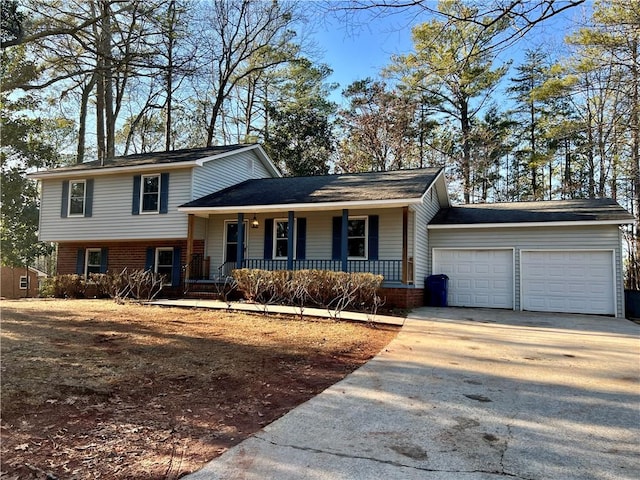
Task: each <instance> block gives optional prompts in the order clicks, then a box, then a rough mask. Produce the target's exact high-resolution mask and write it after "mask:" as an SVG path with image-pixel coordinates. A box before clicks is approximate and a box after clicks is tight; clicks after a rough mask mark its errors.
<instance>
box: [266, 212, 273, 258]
mask: <svg viewBox="0 0 640 480" xmlns="http://www.w3.org/2000/svg"><path fill="white" fill-rule="evenodd" d="M272 258H273V218H267V219H266V220H265V221H264V259H265V260H271V259H272Z"/></svg>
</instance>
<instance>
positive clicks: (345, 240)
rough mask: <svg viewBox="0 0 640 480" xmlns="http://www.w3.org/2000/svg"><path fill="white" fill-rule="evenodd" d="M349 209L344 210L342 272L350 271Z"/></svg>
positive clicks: (341, 249) (341, 241)
mask: <svg viewBox="0 0 640 480" xmlns="http://www.w3.org/2000/svg"><path fill="white" fill-rule="evenodd" d="M348 230H349V209H347V208H345V209H343V210H342V232H341V234H342V236H341V237H340V260H342V271H343V272H346V271H348V270H349V262H348V261H347V260H348V258H349V252H348V249H349V232H348Z"/></svg>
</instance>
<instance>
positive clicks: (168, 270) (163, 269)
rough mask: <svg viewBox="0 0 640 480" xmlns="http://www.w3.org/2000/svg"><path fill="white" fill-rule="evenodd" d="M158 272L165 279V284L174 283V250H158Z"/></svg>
mask: <svg viewBox="0 0 640 480" xmlns="http://www.w3.org/2000/svg"><path fill="white" fill-rule="evenodd" d="M156 272H158V273H159V274H160V275H162V276H163V277H164V282H165V283H172V280H171V274H172V272H173V249H171V250H158V264H157V265H156Z"/></svg>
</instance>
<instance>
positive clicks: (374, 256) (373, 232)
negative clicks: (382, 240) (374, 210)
mask: <svg viewBox="0 0 640 480" xmlns="http://www.w3.org/2000/svg"><path fill="white" fill-rule="evenodd" d="M379 224H380V220H379V217H378V215H369V260H378V243H379V242H378V231H379Z"/></svg>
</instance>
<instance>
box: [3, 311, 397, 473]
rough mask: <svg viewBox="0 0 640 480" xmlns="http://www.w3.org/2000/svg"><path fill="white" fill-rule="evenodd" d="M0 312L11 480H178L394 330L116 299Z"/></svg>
mask: <svg viewBox="0 0 640 480" xmlns="http://www.w3.org/2000/svg"><path fill="white" fill-rule="evenodd" d="M0 308H1V315H2V323H1V335H2V336H1V339H2V340H1V353H2V358H1V373H2V377H1V380H2V398H1V399H2V418H1V423H0V427H1V430H0V433H1V435H2V444H1V453H2V459H1V460H2V461H1V466H0V479H2V480H9V479H45V478H46V479H49V480H51V479H88V478H109V479H112V478H113V479H125V478H127V479H130V478H136V479H173V478H179V477H181V476H183V475H185V474H186V473H188V472H192V471H194V470H197V469H198V468H200V467H201V466H202V465H203V464H204V463H205V462H207V461H208V460H210V459H212V458H214V457H216V456H217V455H219V454H221V453H222V452H224V451H225V450H226V449H228V448H229V447H230V446H232V445H235V444H237V443H238V442H240V441H241V440H243V439H244V438H246V437H247V436H249V435H250V434H251V433H253V432H255V431H257V430H259V429H260V428H261V427H263V426H264V425H266V424H268V423H270V422H272V421H273V420H275V419H276V418H278V417H280V416H281V415H283V414H284V413H286V412H287V411H289V410H290V409H292V408H293V407H295V406H296V405H299V404H300V403H302V402H304V401H305V400H307V399H309V398H311V397H313V396H314V395H316V394H317V393H319V392H320V391H322V390H324V389H325V388H327V387H328V386H330V385H332V384H333V383H335V382H336V381H338V380H340V379H341V378H343V377H344V376H345V375H346V374H348V373H349V372H351V371H353V370H354V369H356V368H357V367H358V366H360V365H362V364H363V363H365V362H366V361H367V360H368V359H370V358H371V357H372V356H374V355H375V354H377V353H378V352H379V351H380V350H381V349H382V348H384V346H385V345H386V344H387V343H388V342H389V341H390V340H391V339H392V338H393V337H394V336H395V335H396V333H397V328H394V327H379V326H378V327H373V326H370V325H364V324H358V323H348V322H335V321H329V320H322V321H320V320H312V319H310V318H305V319H303V320H300V319H298V318H289V317H284V316H280V317H264V316H261V315H248V314H237V313H227V312H220V311H206V310H185V309H177V308H162V307H149V306H140V305H132V304H131V305H117V304H115V303H113V302H112V301H108V300H31V301H8V300H5V301H2V302H0Z"/></svg>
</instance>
